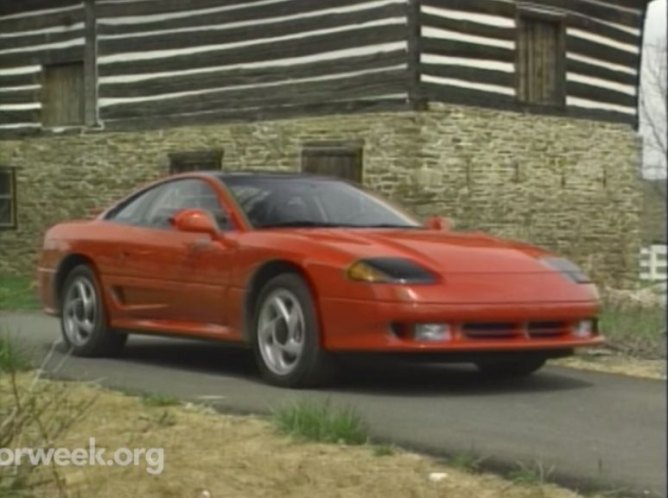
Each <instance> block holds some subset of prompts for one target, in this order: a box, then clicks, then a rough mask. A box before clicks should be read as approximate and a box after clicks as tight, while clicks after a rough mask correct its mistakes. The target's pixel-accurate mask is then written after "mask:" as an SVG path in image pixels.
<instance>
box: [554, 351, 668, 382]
mask: <svg viewBox="0 0 668 498" xmlns="http://www.w3.org/2000/svg"><path fill="white" fill-rule="evenodd" d="M551 364H553V365H558V366H562V367H569V368H576V369H580V370H591V371H594V372H604V373H612V374H621V375H629V376H632V377H641V378H645V379H663V380H665V379H666V360H665V359H661V360H657V359H643V358H634V357H632V356H626V355H623V354H617V353H615V352H612V351H609V350H600V351H597V350H594V351H590V352H588V351H584V352H579V353H578V354H576V355H575V356H571V357H568V358H561V359H559V360H554V361H553V362H551Z"/></svg>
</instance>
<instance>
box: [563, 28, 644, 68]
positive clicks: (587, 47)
mask: <svg viewBox="0 0 668 498" xmlns="http://www.w3.org/2000/svg"><path fill="white" fill-rule="evenodd" d="M566 50H567V52H569V53H571V52H572V53H576V54H581V55H584V56H586V57H589V58H591V59H598V60H601V61H607V62H612V63H613V64H618V65H620V66H626V67H628V68H630V69H631V68H635V66H636V64H637V61H638V57H639V54H633V53H631V52H628V51H626V50H621V49H619V48H616V47H613V46H611V45H605V44H603V43H598V42H595V41H591V40H586V39H584V38H579V37H577V36H566Z"/></svg>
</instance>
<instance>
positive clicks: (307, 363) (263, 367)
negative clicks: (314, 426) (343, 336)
mask: <svg viewBox="0 0 668 498" xmlns="http://www.w3.org/2000/svg"><path fill="white" fill-rule="evenodd" d="M253 325H254V326H253V331H254V336H253V350H254V353H255V359H256V361H257V364H258V367H259V369H260V372H261V373H262V376H263V377H264V378H265V379H266V380H267V381H268V382H270V383H271V384H275V385H277V386H281V387H309V386H315V385H319V384H322V383H324V382H325V381H326V380H327V379H328V378H329V375H330V373H331V360H330V357H329V355H328V354H327V352H326V351H324V350H323V349H322V347H321V344H320V328H319V326H318V318H317V311H316V308H315V304H314V302H313V297H312V296H311V292H310V289H309V288H308V286H307V285H306V283H305V282H304V280H303V279H302V278H301V277H299V275H296V274H294V273H285V274H282V275H278V276H277V277H274V278H273V279H271V280H270V281H269V282H268V283H267V284H266V285H265V286H264V288H263V289H262V291H261V292H260V296H259V298H258V300H257V303H256V306H255V313H254V324H253Z"/></svg>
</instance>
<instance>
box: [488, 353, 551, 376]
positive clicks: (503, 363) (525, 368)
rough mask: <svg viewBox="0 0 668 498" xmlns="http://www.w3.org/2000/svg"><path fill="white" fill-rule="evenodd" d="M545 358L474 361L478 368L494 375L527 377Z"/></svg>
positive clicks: (545, 360)
mask: <svg viewBox="0 0 668 498" xmlns="http://www.w3.org/2000/svg"><path fill="white" fill-rule="evenodd" d="M546 362H547V359H545V358H541V357H532V358H513V359H502V360H482V361H478V362H476V366H477V367H478V370H480V371H481V372H482V373H483V374H485V375H490V376H495V377H527V376H529V375H531V374H532V373H534V372H536V371H538V370H540V369H541V368H543V366H544V365H545V363H546Z"/></svg>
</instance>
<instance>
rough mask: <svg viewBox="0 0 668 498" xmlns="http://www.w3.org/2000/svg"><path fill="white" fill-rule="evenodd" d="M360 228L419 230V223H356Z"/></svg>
mask: <svg viewBox="0 0 668 498" xmlns="http://www.w3.org/2000/svg"><path fill="white" fill-rule="evenodd" d="M356 226H358V227H359V228H401V229H402V230H418V229H420V228H422V227H421V226H419V225H400V224H398V223H378V224H376V225H356Z"/></svg>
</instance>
